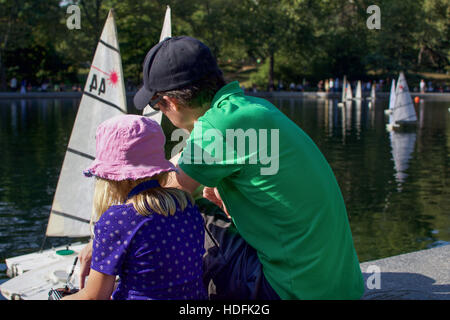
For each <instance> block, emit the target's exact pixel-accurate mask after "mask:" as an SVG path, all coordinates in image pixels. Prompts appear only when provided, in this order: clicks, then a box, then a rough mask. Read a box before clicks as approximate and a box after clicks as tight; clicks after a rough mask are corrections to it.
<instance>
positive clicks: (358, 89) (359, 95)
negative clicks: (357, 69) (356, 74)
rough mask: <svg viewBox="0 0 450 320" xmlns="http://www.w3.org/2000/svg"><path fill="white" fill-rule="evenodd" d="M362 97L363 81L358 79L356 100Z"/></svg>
mask: <svg viewBox="0 0 450 320" xmlns="http://www.w3.org/2000/svg"><path fill="white" fill-rule="evenodd" d="M361 99H362V89H361V81H358V84H357V85H356V93H355V100H361Z"/></svg>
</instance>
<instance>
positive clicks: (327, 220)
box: [134, 37, 364, 299]
mask: <svg viewBox="0 0 450 320" xmlns="http://www.w3.org/2000/svg"><path fill="white" fill-rule="evenodd" d="M143 74H144V85H143V87H142V88H141V89H140V90H139V92H138V93H137V94H136V96H135V98H134V103H135V105H136V107H137V108H138V109H143V108H145V106H147V105H148V104H149V105H151V106H152V107H153V108H154V109H156V110H158V109H160V110H161V111H162V112H163V113H164V114H165V115H166V116H167V117H168V118H169V120H170V121H171V122H172V123H173V124H174V125H175V126H176V127H178V128H182V129H185V130H188V131H189V132H190V137H189V139H188V141H187V144H186V147H185V148H184V150H183V153H182V155H181V157H179V159H178V165H177V168H178V172H177V173H174V175H173V177H172V178H173V179H172V181H171V182H170V184H169V186H173V187H178V188H183V189H185V190H187V191H190V192H194V191H195V190H196V189H197V188H198V187H199V186H200V185H204V186H206V187H207V188H205V192H204V197H205V198H208V199H209V200H211V201H212V202H214V203H216V204H217V205H218V206H215V205H212V203H211V202H208V201H205V200H201V201H199V202H198V204H199V206H200V208H201V211H202V212H203V213H204V218H205V222H206V231H207V235H208V237H207V239H206V241H205V246H206V249H207V253H206V255H205V259H204V263H205V266H204V269H205V275H204V280H205V281H204V282H205V285H207V286H208V287H209V293H210V297H211V298H231V299H240V298H242V299H251V298H256V299H278V298H281V299H359V298H360V297H361V296H362V294H363V291H364V285H363V278H362V274H361V270H360V267H359V262H358V259H357V255H356V252H355V249H354V245H353V240H352V235H351V231H350V226H349V223H348V218H347V211H346V208H345V204H344V200H343V198H342V195H341V192H340V189H339V186H338V184H337V181H336V179H335V177H334V174H333V172H332V170H331V168H330V166H329V165H328V163H327V161H326V159H325V158H324V156H323V155H322V153H321V152H320V150H319V149H318V148H317V146H316V145H315V144H314V142H313V141H312V140H311V139H310V138H309V137H308V136H307V135H306V134H305V133H304V132H303V130H301V129H300V128H299V127H298V126H297V125H296V124H295V123H294V122H292V121H291V120H290V119H289V118H287V117H286V116H285V115H284V114H283V113H282V112H280V111H279V110H278V109H277V108H276V107H275V106H273V105H272V104H271V103H270V102H269V101H267V100H264V99H261V98H256V97H250V96H246V95H245V94H244V92H243V91H242V90H241V88H240V87H239V83H238V82H231V83H229V84H225V82H224V80H223V77H222V73H221V71H220V69H219V68H218V66H217V64H216V62H215V59H214V57H213V56H212V54H211V52H210V50H209V49H208V48H207V47H206V46H205V45H204V44H203V43H201V42H200V41H198V40H196V39H193V38H190V37H174V38H169V39H166V40H164V41H162V42H161V43H159V44H158V45H156V46H155V47H153V48H152V49H151V50H150V51H149V53H148V54H147V56H146V58H145V61H144V70H143ZM219 208H221V209H223V211H224V212H225V213H227V214H229V217H231V219H230V218H229V217H227V215H225V214H224V213H223V211H222V210H220V209H219Z"/></svg>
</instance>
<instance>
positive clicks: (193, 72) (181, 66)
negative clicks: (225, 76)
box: [134, 36, 222, 110]
mask: <svg viewBox="0 0 450 320" xmlns="http://www.w3.org/2000/svg"><path fill="white" fill-rule="evenodd" d="M212 74H218V75H221V74H222V71H221V70H220V69H219V67H218V66H217V62H216V59H215V58H214V56H213V54H212V53H211V50H209V48H208V47H207V46H206V45H205V44H203V43H202V42H201V41H199V40H197V39H195V38H192V37H187V36H179V37H171V38H166V39H164V40H163V41H161V42H160V43H158V44H157V45H155V46H154V47H153V48H151V49H150V51H149V52H148V53H147V56H146V57H145V60H144V70H143V76H144V83H143V85H142V87H141V89H139V91H138V92H137V93H136V95H135V96H134V105H135V106H136V108H138V109H140V110H142V109H144V108H145V107H146V106H147V105H148V104H149V102H150V100H151V99H152V98H153V96H154V95H155V93H156V92H161V91H167V90H174V89H180V88H183V87H185V86H187V85H189V84H191V83H193V82H195V81H196V80H200V79H201V78H203V77H205V76H208V75H212Z"/></svg>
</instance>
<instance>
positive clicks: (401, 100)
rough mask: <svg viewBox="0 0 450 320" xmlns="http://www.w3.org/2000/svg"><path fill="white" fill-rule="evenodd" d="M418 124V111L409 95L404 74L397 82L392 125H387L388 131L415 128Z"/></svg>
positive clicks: (401, 74)
mask: <svg viewBox="0 0 450 320" xmlns="http://www.w3.org/2000/svg"><path fill="white" fill-rule="evenodd" d="M416 124H417V115H416V110H415V109H414V104H413V101H412V98H411V94H410V93H409V88H408V84H407V83H406V79H405V75H404V73H403V72H401V73H400V76H399V78H398V81H397V88H396V89H395V105H394V108H393V111H392V123H390V124H388V125H387V129H388V130H396V129H401V128H406V127H414V126H415V125H416Z"/></svg>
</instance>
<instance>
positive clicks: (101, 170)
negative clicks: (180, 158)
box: [83, 159, 177, 181]
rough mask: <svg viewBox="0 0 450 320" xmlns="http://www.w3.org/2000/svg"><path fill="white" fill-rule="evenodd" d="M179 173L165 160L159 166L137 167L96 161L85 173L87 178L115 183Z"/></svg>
mask: <svg viewBox="0 0 450 320" xmlns="http://www.w3.org/2000/svg"><path fill="white" fill-rule="evenodd" d="M170 171H177V169H176V167H175V166H174V165H173V164H172V162H170V161H169V160H163V161H161V162H160V163H158V165H157V166H150V165H147V166H138V167H137V166H136V165H131V164H129V165H123V164H111V163H105V162H103V161H100V160H97V159H96V160H94V162H93V163H92V164H91V166H90V167H89V168H87V169H86V170H85V171H83V174H84V175H85V176H86V177H92V176H95V177H98V178H103V179H107V180H113V181H123V180H138V179H143V178H148V177H152V176H155V175H157V174H160V173H163V172H170Z"/></svg>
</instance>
